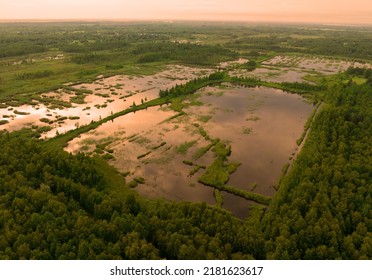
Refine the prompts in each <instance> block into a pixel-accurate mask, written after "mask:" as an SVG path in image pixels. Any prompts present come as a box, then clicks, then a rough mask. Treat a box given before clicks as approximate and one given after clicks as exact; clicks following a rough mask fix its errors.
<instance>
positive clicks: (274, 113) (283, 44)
mask: <svg viewBox="0 0 372 280" xmlns="http://www.w3.org/2000/svg"><path fill="white" fill-rule="evenodd" d="M0 35H1V36H0V129H1V132H0V144H1V148H0V149H1V153H0V174H2V175H1V176H0V212H1V215H0V233H1V234H0V259H163V258H167V259H265V258H268V259H371V258H372V254H371V252H372V243H371V240H372V235H371V232H372V222H371V220H372V219H371V213H372V209H371V205H372V201H371V197H372V196H371V195H372V189H371V186H372V178H371V174H372V170H371V167H370V162H372V152H371V148H370V143H371V135H372V131H371V127H372V123H371V122H372V121H371V120H372V111H371V108H372V104H371V102H372V83H371V77H372V76H371V72H372V71H371V64H370V63H371V60H372V53H371V51H370V47H369V44H368V42H370V41H371V39H372V31H371V29H370V28H369V27H335V26H327V27H325V26H315V25H314V26H280V25H278V26H274V25H272V26H269V25H249V24H229V23H187V24H186V23H178V22H173V23H151V24H150V23H140V22H137V23H130V22H126V23H115V22H113V23H108V22H100V23H96V22H85V23H1V24H0Z"/></svg>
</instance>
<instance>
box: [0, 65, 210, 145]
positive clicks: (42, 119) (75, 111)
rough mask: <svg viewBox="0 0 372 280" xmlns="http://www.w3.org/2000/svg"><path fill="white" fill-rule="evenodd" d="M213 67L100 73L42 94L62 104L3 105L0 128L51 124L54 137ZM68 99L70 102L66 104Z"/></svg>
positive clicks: (138, 101) (152, 96) (48, 134)
mask: <svg viewBox="0 0 372 280" xmlns="http://www.w3.org/2000/svg"><path fill="white" fill-rule="evenodd" d="M211 71H212V70H210V69H199V68H190V67H184V66H178V65H173V66H169V67H168V69H167V70H165V71H162V72H159V73H157V74H155V75H153V76H136V77H134V76H126V75H119V76H113V77H109V78H103V77H101V78H98V79H97V80H95V81H94V82H93V83H91V84H79V85H70V86H66V87H64V88H61V89H58V90H56V91H54V92H48V93H44V94H42V95H41V97H42V98H44V99H45V100H50V99H52V100H53V101H57V102H59V101H60V103H61V104H62V105H61V106H56V105H54V103H53V105H46V104H43V103H42V102H38V101H35V102H34V103H35V104H36V105H22V106H20V107H6V108H1V107H0V121H2V125H0V129H6V130H8V131H14V130H18V129H21V128H23V127H29V126H32V125H38V126H50V127H51V130H50V131H48V132H47V133H44V134H43V137H47V138H50V137H54V136H55V135H56V134H57V133H64V132H66V131H69V130H71V129H74V128H76V127H77V126H80V125H84V124H88V123H90V122H91V121H96V120H99V119H100V118H104V117H106V116H109V115H110V114H113V113H116V112H118V111H121V110H124V109H127V108H129V107H130V106H132V105H138V104H141V103H143V102H146V101H150V100H152V99H155V98H157V97H158V94H159V90H160V89H166V88H170V87H172V86H174V85H176V84H181V83H186V82H187V81H188V80H191V79H193V78H196V77H199V76H203V75H207V74H209V73H210V72H211ZM45 103H47V102H45ZM66 103H69V104H70V106H66V105H65V104H66ZM57 104H58V103H57ZM0 105H1V104H0ZM63 105H65V106H63Z"/></svg>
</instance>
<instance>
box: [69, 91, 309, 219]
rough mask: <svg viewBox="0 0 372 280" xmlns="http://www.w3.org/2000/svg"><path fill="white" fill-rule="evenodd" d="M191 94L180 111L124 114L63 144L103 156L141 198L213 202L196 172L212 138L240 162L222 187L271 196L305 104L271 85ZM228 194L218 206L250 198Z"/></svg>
mask: <svg viewBox="0 0 372 280" xmlns="http://www.w3.org/2000/svg"><path fill="white" fill-rule="evenodd" d="M190 98H191V100H186V101H184V105H185V108H184V112H185V114H179V113H178V112H175V111H172V110H171V109H170V108H167V107H163V108H160V107H157V108H155V107H153V108H149V109H147V110H144V111H138V112H136V113H131V114H128V115H125V116H122V117H119V118H117V119H115V120H114V122H108V123H105V124H103V125H102V126H100V127H99V128H97V129H96V130H94V131H91V132H90V133H87V134H84V135H81V137H80V138H76V139H74V140H73V141H71V142H70V143H69V145H68V147H67V148H66V150H67V151H69V152H77V151H84V152H88V153H98V154H109V155H110V156H109V158H111V159H110V164H112V165H113V166H115V167H116V168H117V169H118V170H119V171H120V172H122V173H123V174H125V175H126V178H127V182H129V183H130V184H132V183H133V186H134V187H136V189H137V191H138V192H139V193H140V194H142V195H144V196H147V197H164V198H167V199H172V200H186V201H206V202H207V203H209V204H215V198H214V194H213V188H211V187H208V186H204V185H202V184H200V183H199V182H198V177H199V176H200V175H201V174H203V172H204V171H205V169H206V167H207V166H209V165H210V164H211V163H212V162H213V160H214V156H215V155H214V152H213V140H214V139H219V140H220V141H221V142H223V143H227V144H228V145H230V146H231V149H232V154H231V156H230V157H229V162H237V163H240V164H241V165H240V166H239V168H238V169H237V171H236V172H235V173H233V174H232V176H231V177H230V180H229V182H228V185H231V186H234V187H236V188H240V189H243V190H247V191H253V192H257V193H259V194H263V195H268V196H272V195H273V194H274V193H275V189H274V188H273V186H274V185H275V184H276V183H277V180H278V178H279V176H280V173H281V168H282V166H283V165H284V164H285V163H288V162H289V161H290V157H291V155H292V153H294V152H295V151H296V148H297V146H296V139H297V138H299V136H300V135H301V133H302V131H303V126H304V124H305V122H306V120H307V117H308V115H309V114H310V112H311V110H312V105H309V104H308V103H306V102H305V101H304V100H303V99H302V98H301V97H300V96H298V95H295V94H288V93H284V92H283V91H280V90H276V89H270V88H244V87H235V86H234V87H233V86H230V85H222V86H220V87H207V88H204V89H202V90H200V91H198V92H197V93H196V94H195V95H194V96H192V97H190ZM201 131H205V132H206V134H205V133H201ZM203 134H204V135H203ZM207 139H208V140H207ZM211 143H212V144H211ZM100 147H101V148H103V150H102V149H100ZM234 197H235V196H233V195H231V194H227V193H224V198H225V199H224V201H223V207H224V208H225V209H228V210H230V211H232V212H233V213H234V214H236V215H237V216H240V217H244V216H246V215H247V213H248V210H247V209H248V208H249V206H250V205H252V203H251V202H248V201H246V200H244V199H242V198H239V197H235V198H236V199H233V198H234Z"/></svg>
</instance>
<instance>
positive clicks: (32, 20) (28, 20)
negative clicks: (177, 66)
mask: <svg viewBox="0 0 372 280" xmlns="http://www.w3.org/2000/svg"><path fill="white" fill-rule="evenodd" d="M36 22H40V23H53V22H169V23H172V22H200V23H202V22H208V23H262V24H265V23H266V24H291V25H295V24H304V25H332V26H366V27H371V26H372V23H351V22H315V21H314V22H313V21H285V20H241V19H240V20H226V19H225V20H222V19H221V20H219V19H145V18H143V19H125V18H49V19H46V18H42V19H38V18H17V19H15V18H14V19H5V18H0V23H36Z"/></svg>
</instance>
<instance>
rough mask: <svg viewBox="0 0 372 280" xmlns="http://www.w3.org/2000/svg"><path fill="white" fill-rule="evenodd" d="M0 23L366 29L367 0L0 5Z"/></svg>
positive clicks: (25, 1) (371, 16)
mask: <svg viewBox="0 0 372 280" xmlns="http://www.w3.org/2000/svg"><path fill="white" fill-rule="evenodd" d="M0 19H2V20H5V19H9V20H12V19H13V20H19V19H41V20H48V19H49V20H50V19H101V20H102V19H122V20H133V19H135V20H143V19H145V20H218V21H268V22H319V23H351V24H372V0H0Z"/></svg>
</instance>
